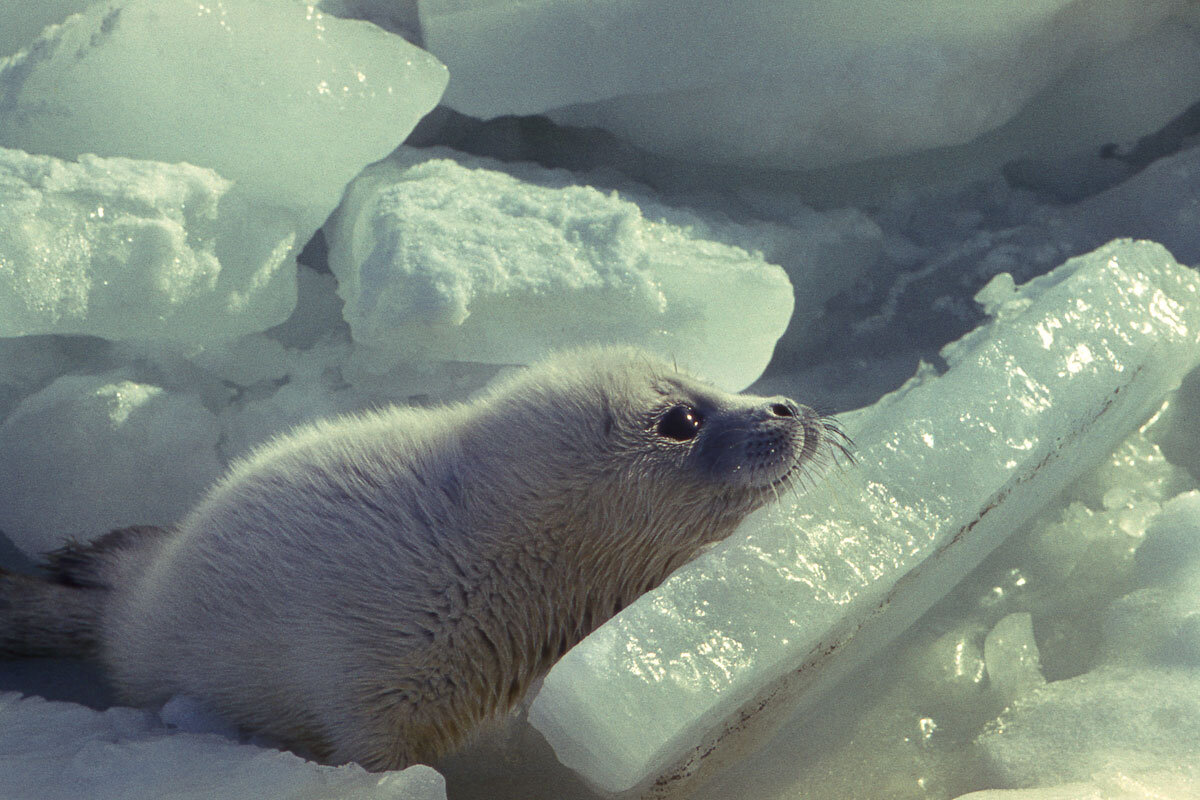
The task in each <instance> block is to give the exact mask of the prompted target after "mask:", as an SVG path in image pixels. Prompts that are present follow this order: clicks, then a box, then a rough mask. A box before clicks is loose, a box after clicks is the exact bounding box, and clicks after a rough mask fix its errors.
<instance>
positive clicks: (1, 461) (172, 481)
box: [0, 375, 222, 558]
mask: <svg viewBox="0 0 1200 800" xmlns="http://www.w3.org/2000/svg"><path fill="white" fill-rule="evenodd" d="M218 435H219V429H218V425H217V420H216V418H215V417H214V416H213V414H212V412H210V411H208V409H206V408H205V407H204V406H203V405H201V403H200V399H199V398H198V397H197V396H195V395H189V394H176V393H174V392H169V391H167V390H165V389H163V388H162V387H159V386H153V385H150V384H145V383H135V382H133V381H129V380H124V379H122V377H121V376H120V375H107V376H105V375H99V376H91V375H88V376H67V377H63V378H59V379H58V380H56V381H54V383H52V384H50V385H49V386H47V387H46V388H45V389H43V390H42V391H40V392H38V393H37V394H34V395H31V396H29V397H27V398H25V399H24V400H23V401H22V402H21V404H20V405H19V406H17V408H16V410H14V411H13V412H12V413H11V414H10V415H9V416H8V417H7V418H6V419H5V420H4V424H3V425H0V530H3V531H4V532H5V533H6V534H8V536H9V537H10V538H11V539H12V541H13V544H15V545H17V547H19V548H20V549H21V550H22V551H23V552H25V553H26V554H27V555H29V556H31V557H34V558H37V557H39V556H40V555H41V554H42V553H44V552H46V551H48V550H53V549H54V548H57V547H61V546H62V545H63V544H64V543H65V542H66V540H67V539H68V538H76V539H80V540H84V541H86V540H88V539H90V538H94V537H96V536H98V535H100V534H102V533H105V532H107V531H109V530H111V529H113V528H118V527H121V526H124V525H169V524H172V523H174V522H176V521H177V520H178V519H179V518H180V517H182V516H183V514H184V513H186V511H187V510H188V509H189V508H190V507H191V506H192V504H193V503H195V501H196V500H198V499H199V496H200V493H201V492H203V491H204V490H205V489H206V488H207V487H208V485H209V484H210V483H212V482H213V481H214V480H215V479H216V478H217V477H218V476H219V475H220V473H221V471H222V466H221V464H220V462H219V461H218V460H217V449H216V448H217V438H218Z"/></svg>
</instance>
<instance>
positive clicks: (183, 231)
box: [0, 149, 286, 341]
mask: <svg viewBox="0 0 1200 800" xmlns="http://www.w3.org/2000/svg"><path fill="white" fill-rule="evenodd" d="M229 188H230V183H229V181H227V180H225V179H223V178H221V176H219V175H217V174H216V173H215V172H213V171H212V170H208V169H201V168H199V167H193V166H191V165H189V164H162V163H158V162H151V161H133V160H130V159H124V158H97V157H95V156H90V155H84V156H81V157H80V159H79V162H78V163H76V162H73V161H62V160H60V159H57V158H51V157H49V156H33V155H29V154H27V153H24V152H22V151H19V150H6V149H0V264H3V265H4V266H5V269H3V270H0V336H26V335H29V334H39V333H86V334H90V335H93V336H103V337H106V338H109V339H125V338H143V337H144V338H152V337H163V338H169V339H182V340H184V341H188V340H191V341H197V340H198V341H204V340H211V339H214V338H228V337H230V336H232V335H237V333H238V332H239V329H241V331H242V332H244V331H247V330H253V329H256V328H257V326H259V325H261V320H260V319H259V318H258V317H257V316H256V315H250V316H247V315H244V314H238V313H237V309H236V308H235V307H234V304H233V303H230V302H229V300H230V298H229V297H228V295H227V294H224V295H223V294H222V293H218V292H217V291H216V284H217V277H218V273H220V271H221V265H220V263H219V262H218V260H217V255H216V244H217V242H216V239H217V232H218V227H217V216H218V211H217V209H218V206H219V205H220V201H221V197H222V196H223V195H224V194H225V193H226V192H227V191H228V190H229ZM285 299H286V296H285Z"/></svg>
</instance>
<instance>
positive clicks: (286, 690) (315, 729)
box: [99, 349, 825, 769]
mask: <svg viewBox="0 0 1200 800" xmlns="http://www.w3.org/2000/svg"><path fill="white" fill-rule="evenodd" d="M679 403H686V404H689V405H690V406H693V407H695V408H698V409H699V410H700V411H701V412H702V413H703V416H704V425H703V427H702V428H701V430H700V432H699V434H698V435H697V436H696V437H695V438H694V439H690V440H688V441H676V440H673V439H670V438H669V437H665V436H663V435H662V434H661V433H660V432H659V431H658V430H657V429H656V426H657V424H658V422H659V420H660V419H661V418H662V416H663V414H664V412H665V411H666V410H667V409H669V408H670V407H672V406H673V405H675V404H679ZM781 403H785V404H787V406H786V407H787V409H790V411H789V412H787V413H784V408H783V406H781ZM814 420H815V415H812V413H811V412H809V411H808V410H807V409H804V408H803V407H800V406H795V405H794V404H790V402H789V401H784V400H782V399H780V398H775V399H766V398H754V397H747V396H739V395H730V394H727V393H724V392H720V391H718V390H716V389H714V388H712V387H710V386H708V385H706V384H703V383H700V382H698V381H695V380H693V379H691V378H688V377H686V376H684V375H681V374H680V373H678V372H677V371H676V370H675V369H674V368H673V367H671V366H670V365H666V364H663V363H661V362H659V361H657V360H655V359H652V358H650V357H648V356H646V355H645V354H643V353H640V352H637V351H633V350H627V349H604V350H586V351H575V352H570V353H567V354H564V355H562V356H560V357H558V358H556V359H553V360H551V361H548V362H546V363H543V364H540V365H537V366H535V367H533V368H530V369H529V370H524V371H522V372H521V373H519V374H517V375H516V376H514V377H513V378H511V379H509V380H507V381H505V382H503V383H502V384H501V385H500V386H498V387H496V388H494V389H493V390H491V391H489V392H487V393H485V394H484V396H482V397H480V398H479V399H477V400H476V401H474V402H472V403H469V404H464V405H456V406H451V407H446V408H441V409H436V410H414V409H392V410H387V411H383V412H379V413H372V414H364V415H361V416H355V417H347V418H342V419H337V420H333V421H327V422H321V423H317V424H315V425H311V426H308V427H304V428H301V429H299V430H297V431H295V432H294V433H292V434H290V435H288V436H285V437H283V438H280V439H277V440H276V441H274V442H273V443H271V444H269V445H267V446H265V447H263V448H262V449H261V450H259V451H258V452H256V453H255V454H253V455H252V456H251V457H249V458H248V459H246V460H244V461H242V462H241V463H239V464H237V465H236V466H234V467H233V469H232V470H231V471H230V472H229V474H228V476H227V477H225V478H224V479H223V480H222V481H221V482H220V483H219V484H218V485H217V486H216V487H215V488H214V489H213V490H212V492H211V493H210V494H209V495H208V497H207V498H206V499H205V500H204V501H203V502H202V503H200V505H199V506H198V507H197V508H196V509H195V510H194V511H193V512H192V513H191V514H190V515H189V516H188V517H187V518H186V519H185V520H184V521H183V522H182V523H181V524H180V525H179V526H178V528H177V529H175V530H174V531H172V532H169V533H166V534H160V535H157V536H147V537H146V538H147V545H146V549H145V552H143V554H141V555H138V554H137V552H136V548H135V549H133V550H130V551H125V552H127V555H126V556H124V557H123V558H118V559H116V564H115V565H110V568H109V569H110V576H111V577H112V579H111V580H109V581H108V582H107V583H108V585H110V586H111V589H109V590H106V591H107V593H109V594H111V597H110V598H109V599H108V602H107V604H106V606H105V610H104V614H103V616H102V622H101V631H100V636H99V641H100V652H101V658H102V660H103V661H104V663H105V664H106V665H107V667H108V669H109V671H110V673H111V676H112V679H113V682H114V684H115V685H116V686H117V687H118V690H119V691H120V693H121V694H122V695H123V697H124V698H125V699H126V700H128V701H131V702H134V703H139V704H144V703H154V702H160V701H163V700H165V699H166V698H168V697H169V696H171V695H173V694H177V693H183V694H187V695H191V696H193V697H196V698H198V699H200V700H202V701H204V702H206V703H207V704H208V705H210V706H211V707H212V708H213V709H215V710H216V711H218V712H219V713H221V714H222V715H224V716H226V717H227V718H229V719H231V720H232V721H234V722H236V723H238V724H240V725H242V726H245V727H246V728H248V729H250V730H255V731H259V732H262V733H266V734H268V735H270V736H273V737H275V738H277V739H278V740H280V741H281V742H283V743H285V744H287V745H289V746H292V747H297V748H300V749H302V750H306V751H308V752H310V753H312V754H314V755H316V756H318V757H319V758H322V759H324V760H329V761H332V762H339V763H340V762H345V761H357V762H359V763H361V764H363V765H364V766H366V767H368V768H371V769H390V768H399V767H404V766H406V765H408V764H410V763H414V762H420V761H429V760H431V759H434V758H436V757H437V756H439V755H441V754H443V753H445V752H447V751H448V750H450V749H452V748H453V747H455V746H456V745H458V744H460V743H461V742H462V740H463V739H464V737H466V736H467V735H468V734H469V732H470V731H471V729H472V728H473V727H474V726H475V725H476V724H477V723H478V722H479V721H480V720H482V719H484V718H486V717H488V716H490V715H493V714H496V713H498V712H501V711H503V710H506V709H508V708H509V707H511V706H512V704H513V703H515V702H516V701H517V700H518V699H519V698H520V697H521V695H522V694H523V693H524V692H525V690H526V689H527V688H528V686H529V684H530V682H531V681H533V680H534V679H535V678H536V677H538V676H539V675H540V674H542V673H543V672H545V671H546V670H547V669H548V668H549V667H550V665H551V664H552V663H553V661H554V660H555V659H556V658H558V657H559V656H560V655H562V653H563V652H565V651H566V650H567V649H568V648H569V647H571V646H572V645H573V644H575V643H576V642H578V641H579V640H580V639H581V638H582V637H583V636H585V635H586V634H587V633H588V632H590V631H591V630H592V629H593V628H594V627H595V626H597V625H599V624H600V623H601V622H603V621H604V620H605V619H607V618H608V617H609V616H611V615H612V614H613V613H615V612H616V611H617V610H619V609H620V608H621V607H622V606H624V605H625V604H627V603H629V602H630V601H631V600H633V599H634V598H635V597H636V596H637V595H639V594H640V593H642V592H644V591H646V590H647V589H649V588H651V587H653V586H654V585H656V584H658V583H659V582H660V581H661V580H662V579H663V578H664V577H666V575H667V574H668V573H669V572H670V571H671V570H673V569H674V568H675V567H677V566H678V565H680V564H681V563H683V561H685V560H686V559H688V558H689V557H691V556H692V555H693V554H694V553H695V552H696V550H697V549H699V548H700V547H702V546H704V545H705V544H708V543H711V542H713V541H716V540H718V539H720V538H722V537H724V536H726V535H728V533H729V532H730V531H731V530H732V529H733V527H734V526H735V525H736V524H737V523H738V522H739V521H740V520H741V519H742V518H743V517H744V516H745V515H746V514H747V513H749V512H750V511H751V510H753V509H754V508H756V507H757V506H759V505H761V504H763V503H764V502H766V501H767V500H769V499H771V498H772V497H774V496H775V493H776V492H777V490H778V488H779V486H780V484H781V483H785V482H786V481H787V480H788V479H789V478H788V476H789V475H790V474H791V472H792V471H793V468H794V467H796V466H797V465H801V466H803V462H804V460H805V459H807V458H809V457H810V456H811V453H812V452H813V448H814V447H815V446H816V444H819V442H817V441H816V440H817V439H818V438H819V437H820V436H821V435H822V434H823V433H824V432H825V429H823V428H821V426H820V423H817V424H815V425H814V424H812V423H813V421H814ZM145 553H149V556H146V555H145ZM147 561H148V562H149V563H148V565H146V563H145V562H147ZM122 565H123V566H122Z"/></svg>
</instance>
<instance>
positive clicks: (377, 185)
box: [327, 150, 793, 389]
mask: <svg viewBox="0 0 1200 800" xmlns="http://www.w3.org/2000/svg"><path fill="white" fill-rule="evenodd" d="M460 158H463V159H464V160H466V159H465V158H464V157H456V159H460ZM513 169H515V170H517V172H518V174H519V175H520V177H516V176H514V175H513V174H510V172H511V171H512V170H513ZM327 232H328V235H329V241H330V254H329V262H330V267H331V268H332V269H333V272H334V274H336V275H337V277H338V292H339V294H341V296H342V297H343V298H344V299H345V301H346V306H345V310H344V314H345V317H346V321H347V322H348V323H349V324H350V328H351V330H352V332H353V335H354V340H355V344H356V345H361V346H362V350H363V351H364V352H372V351H373V358H374V361H375V363H376V364H377V365H378V367H379V368H380V369H381V370H382V369H386V368H388V367H390V366H392V365H394V364H395V363H397V362H398V361H400V360H408V361H411V360H421V359H445V360H459V361H480V362H487V363H499V364H514V363H517V364H519V363H528V362H530V361H533V360H536V359H537V358H539V357H541V356H542V355H544V354H545V353H546V352H548V351H550V350H552V349H554V348H559V347H564V346H570V345H574V344H583V343H587V342H598V341H599V342H628V343H633V344H638V345H641V346H643V347H646V348H647V349H649V350H652V351H654V352H657V353H659V354H661V355H663V356H664V357H665V358H667V359H675V360H676V361H677V362H678V363H679V364H680V365H681V366H689V367H692V368H693V369H696V370H697V371H700V372H703V374H705V376H706V377H708V378H709V379H711V380H713V381H714V382H716V383H718V384H721V385H723V386H726V387H729V388H733V389H742V388H744V387H745V386H747V385H748V384H749V383H751V382H752V381H753V380H754V379H755V378H757V377H758V375H759V374H760V373H761V372H762V370H763V368H764V367H766V364H767V361H768V360H770V357H771V353H772V351H773V349H774V346H775V341H776V340H777V339H778V338H779V336H780V335H781V334H782V333H783V331H784V329H785V328H786V327H787V322H788V318H789V317H790V316H791V313H792V305H793V298H792V286H791V283H790V282H789V281H788V278H787V275H786V274H785V273H784V271H783V270H782V269H781V268H779V267H778V266H775V265H772V264H768V263H766V262H765V261H764V260H763V258H762V256H761V255H758V254H750V253H747V252H746V251H745V250H742V249H741V248H738V247H731V246H729V245H725V244H720V243H718V242H713V241H708V240H706V239H704V238H701V237H698V236H695V235H693V233H692V232H691V231H690V230H689V229H688V228H686V227H682V226H679V225H674V224H670V223H668V222H663V221H655V220H652V219H647V218H646V217H644V216H643V215H642V212H641V210H640V209H639V207H638V206H637V205H635V204H634V203H632V202H630V201H628V200H626V199H623V198H621V197H619V196H617V194H616V193H604V192H600V191H598V190H596V189H594V188H592V187H590V186H579V185H573V184H572V183H571V182H570V180H569V178H566V179H565V178H564V176H563V174H562V173H553V172H551V171H549V170H540V169H537V168H533V167H527V166H521V167H517V168H509V169H507V170H506V169H502V165H500V164H497V163H495V162H489V161H486V160H483V159H469V163H459V161H458V160H451V159H449V158H431V157H430V154H429V152H428V151H410V150H405V151H402V152H400V153H398V154H397V155H396V156H395V157H393V158H390V159H388V160H387V161H384V162H382V163H380V164H376V165H373V166H371V167H370V168H368V169H367V170H366V171H364V173H363V174H362V175H361V176H360V177H359V178H357V179H356V180H355V182H354V183H353V184H352V185H351V187H350V189H349V190H348V192H347V196H346V201H345V203H344V204H343V205H342V207H341V209H340V210H339V211H338V214H337V215H336V217H335V219H334V220H333V221H332V222H331V224H330V226H329V227H328V229H327Z"/></svg>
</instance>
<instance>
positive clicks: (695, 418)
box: [658, 406, 704, 442]
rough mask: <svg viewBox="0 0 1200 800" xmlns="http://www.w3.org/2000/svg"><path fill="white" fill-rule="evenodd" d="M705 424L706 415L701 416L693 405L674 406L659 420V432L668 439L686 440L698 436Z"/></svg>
mask: <svg viewBox="0 0 1200 800" xmlns="http://www.w3.org/2000/svg"><path fill="white" fill-rule="evenodd" d="M703 424H704V417H702V416H700V412H699V411H697V410H696V409H694V408H692V407H691V406H674V407H672V408H671V409H670V410H668V411H667V413H665V414H663V415H662V419H660V420H659V421H658V432H659V434H661V435H663V436H665V437H667V438H668V439H674V440H675V441H677V442H686V441H687V440H688V439H694V438H695V437H696V434H697V433H699V432H700V426H701V425H703Z"/></svg>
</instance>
